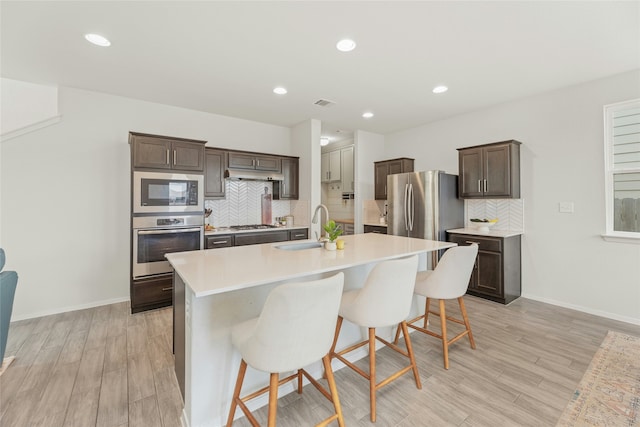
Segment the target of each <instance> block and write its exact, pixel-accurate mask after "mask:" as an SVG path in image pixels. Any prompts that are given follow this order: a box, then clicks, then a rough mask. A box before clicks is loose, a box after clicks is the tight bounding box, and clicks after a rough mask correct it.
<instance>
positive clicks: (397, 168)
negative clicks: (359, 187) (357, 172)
mask: <svg viewBox="0 0 640 427" xmlns="http://www.w3.org/2000/svg"><path fill="white" fill-rule="evenodd" d="M373 166H374V175H375V181H374V182H375V192H374V194H375V199H376V200H387V176H389V175H393V174H397V173H405V172H413V159H410V158H408V157H400V158H398V159H391V160H383V161H380V162H374V164H373Z"/></svg>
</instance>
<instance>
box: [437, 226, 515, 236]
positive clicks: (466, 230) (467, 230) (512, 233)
mask: <svg viewBox="0 0 640 427" xmlns="http://www.w3.org/2000/svg"><path fill="white" fill-rule="evenodd" d="M447 233H452V234H471V235H473V236H487V237H512V236H519V235H522V234H524V232H523V231H518V230H491V229H490V230H489V231H485V232H482V231H479V230H478V229H476V228H473V227H469V228H454V229H453V230H447Z"/></svg>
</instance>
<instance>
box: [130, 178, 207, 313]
mask: <svg viewBox="0 0 640 427" xmlns="http://www.w3.org/2000/svg"><path fill="white" fill-rule="evenodd" d="M132 178H133V180H132V196H133V197H132V218H131V229H132V231H131V232H132V236H131V246H132V247H131V274H132V311H134V312H135V311H138V310H139V309H145V307H143V308H140V307H139V306H145V304H147V301H152V300H154V299H155V300H157V299H158V298H162V294H161V295H157V294H158V293H161V292H164V293H165V294H166V299H167V300H168V301H170V299H169V298H170V296H171V273H172V269H171V266H170V265H169V262H168V261H167V260H166V259H165V257H164V256H165V254H167V253H171V252H184V251H194V250H200V249H202V248H203V245H204V216H203V215H204V175H203V174H185V173H176V172H147V171H134V172H133V177H132ZM159 283H162V284H161V285H158V284H159ZM133 295H135V296H136V297H138V298H136V302H134V301H133ZM145 296H148V298H145Z"/></svg>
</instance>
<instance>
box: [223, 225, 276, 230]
mask: <svg viewBox="0 0 640 427" xmlns="http://www.w3.org/2000/svg"><path fill="white" fill-rule="evenodd" d="M229 228H231V229H232V230H264V229H267V228H278V227H276V226H275V225H269V224H250V225H232V226H231V227H229Z"/></svg>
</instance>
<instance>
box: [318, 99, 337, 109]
mask: <svg viewBox="0 0 640 427" xmlns="http://www.w3.org/2000/svg"><path fill="white" fill-rule="evenodd" d="M314 104H315V105H319V106H320V107H332V106H334V105H336V103H335V102H333V101H329V100H327V99H318V100H317V101H316V102H314Z"/></svg>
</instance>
